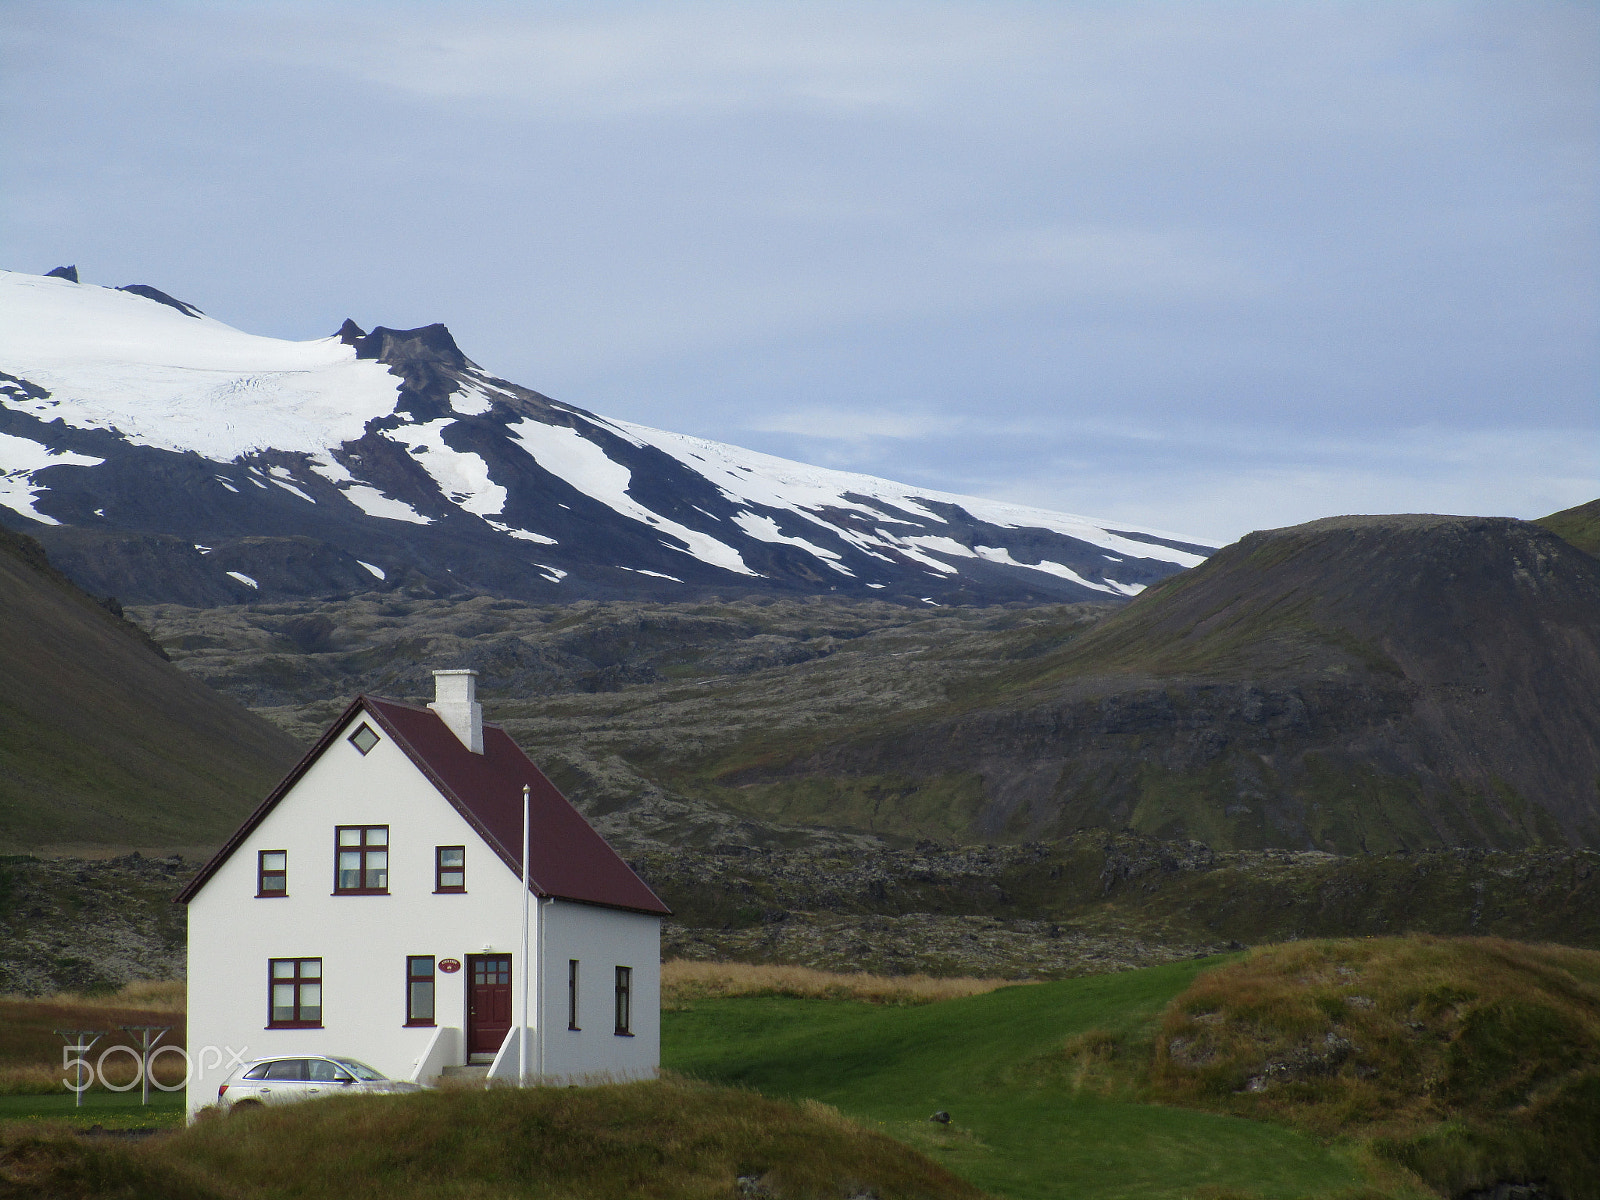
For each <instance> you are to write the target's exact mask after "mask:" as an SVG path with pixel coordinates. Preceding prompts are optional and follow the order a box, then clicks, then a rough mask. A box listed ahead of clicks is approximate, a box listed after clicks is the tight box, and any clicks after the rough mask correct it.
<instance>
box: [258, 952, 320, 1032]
mask: <svg viewBox="0 0 1600 1200" xmlns="http://www.w3.org/2000/svg"><path fill="white" fill-rule="evenodd" d="M321 1025H322V960H321V959H320V958H274V959H269V960H268V962H267V1026H268V1027H269V1028H272V1029H316V1028H319V1027H320V1026H321Z"/></svg>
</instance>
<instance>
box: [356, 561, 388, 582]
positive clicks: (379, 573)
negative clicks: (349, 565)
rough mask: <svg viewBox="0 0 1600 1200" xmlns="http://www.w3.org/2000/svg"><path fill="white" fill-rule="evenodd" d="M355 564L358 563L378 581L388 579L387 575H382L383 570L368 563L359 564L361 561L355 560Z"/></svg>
mask: <svg viewBox="0 0 1600 1200" xmlns="http://www.w3.org/2000/svg"><path fill="white" fill-rule="evenodd" d="M356 562H358V563H360V564H361V565H362V566H363V567H365V568H366V569H367V570H369V571H371V572H372V573H373V574H374V575H375V576H377V577H378V578H379V579H387V578H389V576H388V575H386V574H384V570H383V568H382V567H375V566H373V565H372V564H371V563H369V562H361V560H360V559H359V558H358V559H356Z"/></svg>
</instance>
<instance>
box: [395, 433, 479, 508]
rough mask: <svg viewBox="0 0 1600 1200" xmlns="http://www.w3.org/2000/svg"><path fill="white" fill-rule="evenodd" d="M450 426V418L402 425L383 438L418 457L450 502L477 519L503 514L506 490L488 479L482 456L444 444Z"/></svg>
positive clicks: (423, 467) (418, 460)
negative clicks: (421, 452) (446, 429)
mask: <svg viewBox="0 0 1600 1200" xmlns="http://www.w3.org/2000/svg"><path fill="white" fill-rule="evenodd" d="M453 424H455V421H454V419H453V418H451V417H440V418H439V419H438V420H437V421H428V422H426V423H424V424H420V425H405V426H402V427H401V428H399V429H394V430H391V431H390V432H389V433H388V434H387V435H386V436H387V437H389V438H390V439H391V440H392V441H395V442H398V443H399V444H400V445H402V446H405V447H406V448H407V449H408V450H410V451H411V453H412V454H413V455H417V462H418V463H419V464H420V465H421V466H422V469H423V470H424V471H426V472H427V473H428V474H429V475H431V476H432V477H433V481H434V482H435V483H436V484H438V485H439V490H440V491H441V492H443V493H444V494H445V496H446V497H447V498H448V499H449V500H450V502H451V503H453V504H455V505H457V506H458V507H460V508H462V509H464V510H465V511H467V512H469V513H472V514H473V515H474V516H478V517H488V516H492V515H494V514H495V513H498V512H501V511H503V510H504V508H505V506H506V489H505V488H503V487H501V486H500V485H499V484H498V483H495V482H494V481H493V480H492V479H490V478H489V464H488V463H486V462H485V461H484V460H483V457H482V456H481V455H478V454H471V453H468V452H467V451H465V450H457V449H455V448H453V447H451V446H448V445H446V444H445V440H444V431H445V428H446V427H447V426H449V425H453ZM418 451H426V453H423V454H418Z"/></svg>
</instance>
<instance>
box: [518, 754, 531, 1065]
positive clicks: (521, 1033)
mask: <svg viewBox="0 0 1600 1200" xmlns="http://www.w3.org/2000/svg"><path fill="white" fill-rule="evenodd" d="M528 837H529V834H528V785H527V784H523V785H522V1024H521V1025H520V1026H519V1027H518V1029H517V1064H518V1067H517V1086H518V1087H527V1086H528V975H529V973H530V972H531V971H532V970H533V966H532V964H531V962H530V960H529V958H528Z"/></svg>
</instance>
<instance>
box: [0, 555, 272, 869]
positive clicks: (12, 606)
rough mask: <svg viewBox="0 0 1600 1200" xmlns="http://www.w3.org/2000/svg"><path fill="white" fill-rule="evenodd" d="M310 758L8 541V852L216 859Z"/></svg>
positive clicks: (2, 692) (0, 720)
mask: <svg viewBox="0 0 1600 1200" xmlns="http://www.w3.org/2000/svg"><path fill="white" fill-rule="evenodd" d="M299 753H300V750H299V747H298V745H297V744H296V743H295V742H294V740H293V739H291V738H290V737H288V736H287V735H285V734H284V733H282V732H280V731H279V730H278V729H276V728H274V727H273V726H271V725H269V724H268V723H267V722H266V721H264V720H262V719H261V718H259V717H256V716H254V715H252V714H251V713H249V712H248V711H246V710H245V709H244V708H243V707H242V706H240V705H239V704H237V703H235V702H234V701H231V700H229V699H228V698H227V697H225V696H221V695H218V694H217V693H216V692H213V691H212V690H211V689H210V688H208V687H206V686H204V685H203V684H201V683H199V682H198V681H196V680H194V679H192V678H190V677H188V676H187V675H185V674H184V673H183V672H181V671H179V670H178V669H177V668H175V667H173V666H172V665H171V664H170V663H168V662H166V661H164V659H163V657H162V655H161V653H160V651H159V649H158V648H157V647H155V646H154V645H153V644H152V643H150V641H149V640H148V638H146V637H145V636H144V634H143V633H142V632H141V631H140V630H139V629H138V628H137V627H135V626H133V625H131V624H129V623H128V622H126V621H124V620H122V619H121V618H120V617H119V616H117V615H114V614H113V613H112V612H110V611H108V609H107V607H106V606H103V605H101V604H99V603H97V602H96V601H95V600H94V599H93V598H92V597H90V596H88V595H86V594H85V593H83V592H82V591H80V590H79V589H78V588H77V587H76V586H74V585H73V584H71V583H69V582H68V581H67V580H66V579H65V577H63V576H62V575H60V574H59V573H58V572H56V571H54V570H53V569H52V568H51V567H50V565H49V563H48V562H47V561H46V560H45V558H44V554H43V552H42V551H41V550H40V549H39V547H38V545H37V543H35V542H33V541H32V540H31V539H29V538H27V537H24V536H22V535H19V534H13V533H9V532H6V531H4V530H0V851H7V850H11V851H16V850H39V849H42V850H46V851H50V850H63V849H71V848H75V847H93V848H97V849H103V848H106V847H123V848H129V847H141V848H146V849H155V848H159V849H162V850H167V849H178V848H186V849H191V850H195V849H199V848H203V847H208V846H215V845H216V844H217V843H218V842H220V841H221V840H222V838H223V837H225V836H226V835H227V834H228V833H229V832H230V831H231V830H232V829H233V827H234V826H235V825H236V824H237V823H238V822H239V820H240V819H241V818H242V817H243V815H244V814H245V813H247V812H249V811H250V809H251V808H252V807H254V805H255V804H256V803H258V802H259V801H260V799H261V797H262V796H263V795H265V794H266V792H267V790H268V789H269V788H270V787H271V785H272V783H274V782H275V781H276V779H277V778H278V777H279V776H280V775H281V774H282V773H283V772H284V771H286V770H287V769H288V768H289V767H290V766H291V765H293V763H294V762H295V760H296V759H297V758H298V756H299Z"/></svg>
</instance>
